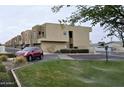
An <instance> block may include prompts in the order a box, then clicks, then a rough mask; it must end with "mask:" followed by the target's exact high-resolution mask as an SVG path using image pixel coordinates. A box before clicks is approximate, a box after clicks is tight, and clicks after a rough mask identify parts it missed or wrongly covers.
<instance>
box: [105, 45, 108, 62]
mask: <svg viewBox="0 0 124 93" xmlns="http://www.w3.org/2000/svg"><path fill="white" fill-rule="evenodd" d="M105 51H106V62H108V46H105Z"/></svg>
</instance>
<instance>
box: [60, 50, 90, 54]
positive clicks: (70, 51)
mask: <svg viewBox="0 0 124 93" xmlns="http://www.w3.org/2000/svg"><path fill="white" fill-rule="evenodd" d="M60 53H89V50H88V49H61V50H60Z"/></svg>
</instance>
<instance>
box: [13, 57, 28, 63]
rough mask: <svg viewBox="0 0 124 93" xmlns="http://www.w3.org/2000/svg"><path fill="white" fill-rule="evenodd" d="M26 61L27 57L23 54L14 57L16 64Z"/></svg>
mask: <svg viewBox="0 0 124 93" xmlns="http://www.w3.org/2000/svg"><path fill="white" fill-rule="evenodd" d="M26 63H27V59H26V58H25V57H23V56H19V57H16V58H15V64H16V65H20V64H26Z"/></svg>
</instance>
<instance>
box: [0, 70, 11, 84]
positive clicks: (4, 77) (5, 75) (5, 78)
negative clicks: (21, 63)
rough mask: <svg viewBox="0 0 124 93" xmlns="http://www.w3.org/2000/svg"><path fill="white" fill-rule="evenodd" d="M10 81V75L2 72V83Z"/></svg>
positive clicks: (0, 74)
mask: <svg viewBox="0 0 124 93" xmlns="http://www.w3.org/2000/svg"><path fill="white" fill-rule="evenodd" d="M5 81H10V77H9V74H8V73H5V72H0V82H5Z"/></svg>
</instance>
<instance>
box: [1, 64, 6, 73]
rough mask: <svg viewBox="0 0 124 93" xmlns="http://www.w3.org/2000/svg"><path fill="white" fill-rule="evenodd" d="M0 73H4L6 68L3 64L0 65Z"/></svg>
mask: <svg viewBox="0 0 124 93" xmlns="http://www.w3.org/2000/svg"><path fill="white" fill-rule="evenodd" d="M0 72H6V68H5V66H4V65H3V64H0Z"/></svg>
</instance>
